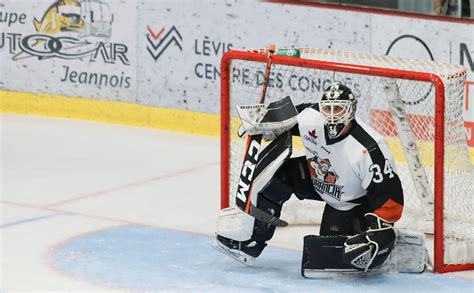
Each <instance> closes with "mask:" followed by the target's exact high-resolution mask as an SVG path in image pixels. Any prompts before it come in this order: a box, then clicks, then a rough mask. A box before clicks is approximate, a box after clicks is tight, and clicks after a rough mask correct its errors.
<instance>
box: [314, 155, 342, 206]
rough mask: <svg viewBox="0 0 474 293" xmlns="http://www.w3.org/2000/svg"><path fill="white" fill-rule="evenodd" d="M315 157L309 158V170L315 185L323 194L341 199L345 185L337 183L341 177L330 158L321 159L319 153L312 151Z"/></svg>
mask: <svg viewBox="0 0 474 293" xmlns="http://www.w3.org/2000/svg"><path fill="white" fill-rule="evenodd" d="M311 153H313V155H314V157H312V158H310V159H308V166H309V172H310V174H311V175H312V176H311V177H312V180H313V186H314V188H315V189H316V191H318V192H319V193H321V194H325V195H328V196H330V197H332V198H335V199H337V200H341V195H342V194H343V193H344V192H343V191H342V188H343V187H344V186H341V185H337V184H336V182H337V180H338V178H339V176H338V175H337V173H336V171H335V170H334V168H333V167H332V166H331V161H330V160H329V159H321V158H320V157H319V155H318V154H317V153H316V152H314V151H311Z"/></svg>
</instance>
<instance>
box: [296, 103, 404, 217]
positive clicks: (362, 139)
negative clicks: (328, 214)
mask: <svg viewBox="0 0 474 293" xmlns="http://www.w3.org/2000/svg"><path fill="white" fill-rule="evenodd" d="M297 121H298V128H299V132H300V135H301V139H302V141H303V145H304V148H305V155H306V161H307V164H308V168H309V172H310V174H311V179H312V183H313V187H314V189H315V190H316V191H317V192H318V193H319V195H320V196H321V198H322V199H323V200H324V201H325V202H326V203H328V204H329V205H331V206H332V207H333V208H335V209H338V210H342V211H346V210H349V209H351V208H353V207H355V206H357V205H358V202H359V203H360V202H361V200H362V199H361V198H362V197H364V196H365V195H366V194H367V191H366V189H367V187H368V186H369V185H370V183H371V182H372V181H373V182H375V183H381V181H380V180H383V179H384V174H382V172H385V174H387V173H389V174H388V175H389V176H395V175H396V174H395V169H394V168H393V167H392V166H394V163H393V159H392V157H391V153H390V151H389V149H388V147H387V144H386V142H385V140H384V138H383V137H382V136H381V135H380V134H378V133H377V132H376V131H375V130H374V129H372V128H371V127H370V126H368V125H366V124H365V123H363V122H361V121H358V120H357V119H356V120H354V122H353V123H354V125H353V126H352V129H351V131H350V132H349V134H348V135H347V136H345V137H343V138H340V137H338V138H336V139H332V140H331V139H329V137H328V135H327V133H326V131H325V127H324V117H323V115H322V114H321V113H320V112H319V111H317V110H316V109H314V108H312V107H310V108H306V109H305V110H303V111H302V112H301V113H300V114H298V116H297Z"/></svg>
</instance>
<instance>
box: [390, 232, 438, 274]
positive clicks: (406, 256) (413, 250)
mask: <svg viewBox="0 0 474 293" xmlns="http://www.w3.org/2000/svg"><path fill="white" fill-rule="evenodd" d="M396 231H397V244H396V245H395V247H394V248H393V251H392V253H390V256H389V257H388V259H387V260H386V261H385V263H384V264H383V265H382V268H381V269H382V270H388V271H395V272H400V273H422V272H423V271H424V270H425V267H426V264H427V263H428V262H429V260H428V258H429V256H428V254H427V251H426V246H425V234H423V233H422V232H415V231H409V230H399V229H396Z"/></svg>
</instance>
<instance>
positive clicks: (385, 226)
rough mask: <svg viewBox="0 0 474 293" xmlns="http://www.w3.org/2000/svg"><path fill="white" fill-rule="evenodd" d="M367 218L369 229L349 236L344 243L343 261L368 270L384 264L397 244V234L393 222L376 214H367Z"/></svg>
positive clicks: (356, 267) (360, 269)
mask: <svg viewBox="0 0 474 293" xmlns="http://www.w3.org/2000/svg"><path fill="white" fill-rule="evenodd" d="M365 220H366V222H367V224H368V227H369V228H368V230H367V231H365V232H362V233H360V234H358V235H355V236H352V237H350V238H348V239H347V240H346V242H345V243H344V251H343V262H344V263H346V264H348V265H350V266H351V267H353V268H355V269H357V270H359V271H365V272H367V271H368V270H370V269H374V268H378V267H380V266H381V265H382V264H383V262H384V261H385V260H386V259H387V257H388V256H389V255H390V252H391V251H392V249H393V247H394V246H395V243H396V238H397V236H396V233H395V230H394V229H393V223H390V222H387V221H385V220H384V219H382V218H380V217H379V216H377V215H376V214H372V213H367V214H365Z"/></svg>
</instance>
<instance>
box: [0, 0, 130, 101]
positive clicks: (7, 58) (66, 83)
mask: <svg viewBox="0 0 474 293" xmlns="http://www.w3.org/2000/svg"><path fill="white" fill-rule="evenodd" d="M112 2H113V3H112ZM1 5H2V7H1V12H0V13H1V18H0V19H2V22H1V23H0V26H1V38H0V41H1V42H0V60H1V61H0V62H1V64H2V73H1V75H0V89H8V90H13V91H26V92H35V93H49V94H56V95H64V96H75V97H86V98H94V99H113V100H118V101H127V102H135V97H136V79H137V78H136V66H137V61H136V31H137V29H136V16H137V14H136V1H123V0H121V1H110V0H68V1H55V0H40V1H17V0H3V1H2V2H1Z"/></svg>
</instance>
